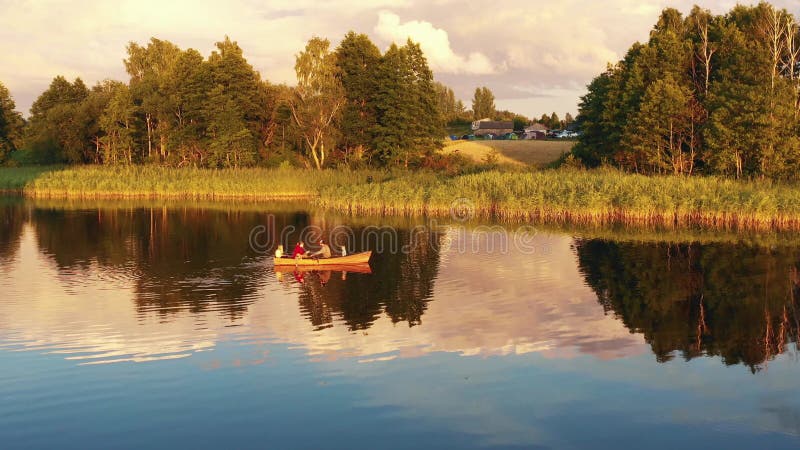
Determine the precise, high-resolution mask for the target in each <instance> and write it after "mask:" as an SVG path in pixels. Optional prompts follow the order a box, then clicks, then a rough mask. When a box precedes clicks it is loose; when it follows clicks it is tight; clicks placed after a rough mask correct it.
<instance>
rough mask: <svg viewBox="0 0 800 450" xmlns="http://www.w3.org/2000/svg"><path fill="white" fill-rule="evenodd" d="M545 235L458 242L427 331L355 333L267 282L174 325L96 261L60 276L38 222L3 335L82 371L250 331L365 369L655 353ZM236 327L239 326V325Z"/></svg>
mask: <svg viewBox="0 0 800 450" xmlns="http://www.w3.org/2000/svg"><path fill="white" fill-rule="evenodd" d="M454 238H455V239H462V238H461V237H459V236H455V237H454ZM534 239H535V240H538V242H534V243H533V245H534V246H536V247H537V248H543V247H544V246H545V245H549V246H551V247H553V249H554V251H553V252H552V253H551V254H548V255H522V254H515V253H514V252H513V251H512V252H511V253H510V254H508V255H491V254H484V255H473V254H461V253H459V252H458V251H457V249H458V248H459V245H455V246H454V247H453V249H452V250H451V251H450V253H448V254H447V255H445V258H443V262H442V264H441V269H440V275H439V278H438V279H437V281H436V284H435V289H434V293H433V301H431V302H430V303H429V304H428V309H427V311H426V312H425V314H424V315H423V316H422V321H421V324H419V325H417V326H414V327H409V326H408V325H407V324H405V322H400V323H393V322H392V319H391V318H390V317H389V316H388V315H386V314H385V313H383V314H382V315H381V316H380V317H378V318H377V320H376V321H375V322H374V323H373V324H372V325H371V327H370V328H369V330H367V331H358V332H351V331H349V328H348V327H347V326H346V325H345V324H344V323H343V321H342V319H341V318H338V319H335V320H334V323H333V326H331V327H328V328H324V329H320V330H316V329H314V327H313V326H312V325H311V324H310V323H309V321H308V319H306V318H305V317H303V316H302V315H301V313H300V311H299V307H298V302H297V298H298V293H299V290H298V289H297V286H296V285H294V284H289V283H278V284H277V285H276V284H265V287H264V290H263V292H260V293H258V294H257V296H258V297H259V298H262V299H264V300H262V301H257V302H255V303H253V304H251V305H250V306H248V308H247V311H246V313H244V315H243V317H242V318H241V319H230V317H229V316H227V317H226V316H225V315H224V314H218V313H217V312H216V311H215V308H213V307H210V308H208V310H207V311H197V310H194V311H193V310H192V309H191V306H190V305H185V306H183V307H181V306H180V305H176V306H175V307H174V308H171V309H170V311H169V319H168V321H167V323H164V322H163V320H164V316H163V315H161V314H160V313H159V310H158V306H157V305H154V307H153V308H148V309H145V310H143V311H140V312H139V314H138V315H137V313H136V310H135V309H134V299H135V298H136V295H139V294H137V293H136V291H135V289H134V283H133V280H131V279H126V278H125V276H123V274H120V273H117V272H118V271H117V270H116V269H114V268H107V267H100V266H97V265H96V264H89V265H88V266H87V267H85V268H83V269H75V270H70V271H66V270H64V269H62V270H60V271H58V270H57V269H56V268H55V267H54V266H53V265H52V264H51V263H50V261H49V260H48V259H47V258H46V257H43V256H42V255H41V254H40V253H39V252H38V250H37V248H36V239H35V235H34V231H33V229H32V228H30V227H29V226H26V228H25V231H24V233H23V237H22V240H21V244H20V252H19V257H18V258H17V260H15V261H14V262H13V263H12V264H11V265H10V267H8V268H7V269H6V272H4V273H3V279H4V280H10V282H9V281H6V282H5V283H6V284H9V285H8V286H7V287H6V286H3V289H4V292H7V293H8V294H7V297H8V298H11V299H25V301H24V302H21V301H18V302H17V303H14V302H7V303H4V304H3V305H2V306H3V307H2V308H0V330H2V333H3V335H4V338H5V339H7V340H8V341H9V342H10V343H11V344H12V345H14V346H18V347H21V348H22V349H24V350H34V351H40V352H44V353H53V354H60V355H63V356H64V358H66V359H69V360H74V361H77V362H78V363H80V364H87V363H90V364H99V363H108V362H122V361H135V362H143V361H152V360H156V359H172V358H182V357H187V356H190V355H192V354H193V353H195V352H198V351H203V350H209V349H213V348H215V347H216V345H217V342H218V341H219V340H221V339H228V337H229V336H232V337H233V339H239V338H238V337H237V336H243V335H244V336H246V339H247V340H248V341H249V342H253V343H254V344H253V345H257V344H258V343H259V342H261V343H263V342H274V341H276V340H277V341H280V342H286V343H289V344H292V345H297V346H300V347H302V348H304V349H305V351H306V352H307V353H308V355H309V356H310V357H311V358H312V359H314V360H331V359H338V358H342V357H354V358H358V359H359V361H360V362H363V363H368V362H379V361H386V360H389V359H395V358H416V357H419V356H422V355H425V354H428V353H432V352H448V353H457V354H460V355H463V356H481V357H485V356H490V355H515V354H516V355H519V354H527V353H541V354H543V355H545V356H547V357H551V358H572V357H574V356H576V355H578V354H591V355H595V356H596V357H598V358H602V359H607V358H618V357H622V356H627V355H631V354H635V353H638V352H641V351H643V348H644V346H643V344H642V343H641V339H640V337H639V336H636V335H630V334H629V333H628V332H627V330H626V329H625V328H624V326H623V325H622V324H621V322H619V321H617V320H614V319H613V318H611V317H606V316H604V314H603V311H602V308H601V307H600V306H599V305H598V304H597V302H596V300H595V297H594V295H593V294H592V292H591V291H590V290H589V289H588V288H586V287H585V286H584V285H583V283H582V281H581V278H580V275H579V274H578V272H577V268H576V266H575V262H574V257H573V255H572V253H571V251H570V248H569V244H570V239H569V238H568V237H566V236H557V237H547V236H536V237H535V238H534ZM457 244H458V243H457ZM76 270H77V271H76ZM79 272H80V273H79ZM176 282H178V283H180V280H177V281H176ZM273 283H274V282H273ZM321 293H322V294H323V295H324V291H321ZM232 322H234V323H235V324H236V325H238V326H237V327H236V328H234V329H231V328H227V327H228V325H230V324H231V323H232ZM201 325H202V326H201ZM259 358H260V357H259Z"/></svg>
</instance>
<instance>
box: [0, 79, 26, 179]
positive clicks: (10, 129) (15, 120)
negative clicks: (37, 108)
mask: <svg viewBox="0 0 800 450" xmlns="http://www.w3.org/2000/svg"><path fill="white" fill-rule="evenodd" d="M24 125H25V121H24V120H23V119H22V114H20V113H19V112H18V111H16V104H15V103H14V99H13V98H11V93H9V92H8V89H6V87H5V86H4V85H3V83H0V164H3V163H4V162H5V161H6V160H7V159H8V158H9V156H11V153H12V152H14V151H15V150H16V149H17V147H18V146H19V144H20V141H21V139H22V131H23V126H24Z"/></svg>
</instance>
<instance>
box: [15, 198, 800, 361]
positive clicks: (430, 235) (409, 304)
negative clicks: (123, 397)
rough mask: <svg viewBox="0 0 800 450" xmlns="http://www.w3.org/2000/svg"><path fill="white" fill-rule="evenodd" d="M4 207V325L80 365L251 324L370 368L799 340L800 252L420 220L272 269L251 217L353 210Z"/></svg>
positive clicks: (289, 220)
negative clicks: (472, 233)
mask: <svg viewBox="0 0 800 450" xmlns="http://www.w3.org/2000/svg"><path fill="white" fill-rule="evenodd" d="M1 207H2V210H3V215H2V217H3V221H2V226H0V259H1V260H2V261H4V262H3V264H2V271H3V273H4V275H3V277H2V279H0V285H1V286H2V288H3V292H4V294H5V298H4V300H3V302H2V303H0V324H4V326H3V328H2V330H0V332H2V333H5V335H6V336H7V337H8V336H11V335H13V336H17V337H16V338H14V339H11V341H13V343H14V344H20V345H23V344H24V345H28V346H30V347H33V348H42V349H56V350H57V351H65V352H66V353H68V354H69V353H70V350H67V349H73V351H74V353H75V354H70V357H74V358H78V359H80V360H91V361H93V362H97V361H118V360H148V359H151V358H171V357H177V356H181V357H183V356H188V355H191V354H193V353H195V352H197V351H202V350H204V349H210V348H213V347H214V346H215V345H216V343H217V342H219V341H220V340H224V339H226V338H229V337H230V336H232V335H233V334H236V333H238V334H240V335H245V336H246V337H244V338H243V339H253V340H254V341H263V342H273V341H277V342H288V343H292V344H299V345H302V346H303V347H304V348H305V349H306V351H307V353H308V354H309V355H312V356H314V357H325V358H339V357H357V358H360V359H362V360H365V361H366V360H373V359H375V358H379V359H380V358H387V357H390V358H395V357H414V356H418V355H422V354H427V353H432V352H440V351H444V352H452V353H457V354H461V355H506V354H525V353H532V352H535V353H540V354H542V355H545V356H546V357H549V358H572V357H575V356H576V355H581V354H590V355H593V356H595V357H597V358H601V359H615V358H623V357H628V356H631V355H636V354H639V353H641V352H642V351H644V350H643V348H644V347H643V346H644V344H645V343H646V344H647V345H649V348H650V350H651V351H652V352H653V353H654V354H655V357H656V359H657V360H658V361H661V362H667V361H669V360H671V359H672V358H674V356H675V355H676V353H677V354H680V355H681V356H682V357H683V358H684V359H686V360H690V359H692V358H696V357H699V356H705V355H709V356H720V357H721V358H722V360H723V361H724V362H725V364H730V365H732V364H744V365H746V366H748V367H749V368H751V369H752V370H753V371H757V370H758V369H760V368H762V367H764V365H765V364H766V363H767V362H769V361H770V360H771V359H773V358H774V357H775V356H776V355H779V354H781V353H784V352H787V351H788V350H790V349H791V347H793V346H792V345H791V344H793V343H795V342H796V341H797V332H798V316H797V313H796V309H797V302H796V299H797V296H798V293H800V292H798V282H799V281H800V276H799V275H798V270H797V268H798V253H797V251H796V250H795V249H794V247H775V246H773V247H764V246H758V245H744V244H726V243H719V242H718V243H713V244H678V245H676V244H666V243H633V242H616V241H610V240H601V239H586V238H579V239H573V238H571V237H570V236H569V235H565V234H540V235H538V236H536V238H535V242H534V243H533V244H534V247H536V248H539V249H545V250H546V251H540V252H539V253H536V254H533V255H531V254H528V253H520V252H517V251H515V250H514V249H513V248H510V249H509V250H510V251H509V252H508V253H500V252H497V251H494V252H487V251H485V249H483V250H480V251H479V252H478V253H477V254H475V253H471V252H467V253H460V252H458V251H453V250H451V251H445V252H441V253H440V252H439V251H438V249H439V248H441V247H442V242H443V241H444V240H450V241H452V240H453V239H454V238H455V239H466V238H469V233H467V234H466V235H461V234H459V235H453V234H452V230H451V231H450V232H448V229H447V228H439V229H434V230H427V231H425V234H424V235H419V233H420V231H419V230H416V229H415V230H414V231H413V233H417V234H415V235H412V231H411V230H412V229H413V228H412V227H411V226H410V225H413V224H409V225H407V226H404V227H400V228H398V235H397V238H398V242H396V243H395V244H397V247H398V248H400V247H403V246H408V244H410V243H417V244H419V245H413V246H408V247H409V248H411V251H410V252H405V253H403V252H397V253H393V252H382V253H379V254H376V255H375V256H374V258H373V261H372V270H371V273H345V272H340V271H322V272H301V273H275V272H274V271H273V270H272V268H271V265H270V258H269V256H267V255H263V254H260V253H258V252H256V251H254V250H253V249H252V248H251V246H250V242H249V237H250V232H251V230H252V229H253V228H254V227H256V226H258V225H263V224H265V223H268V222H269V221H271V220H274V223H275V227H276V229H284V228H286V227H290V226H293V227H294V228H293V229H294V230H300V229H301V228H302V227H304V226H307V225H314V226H317V227H319V228H320V229H322V230H331V229H334V228H336V227H339V226H341V225H344V224H347V223H349V222H350V219H347V218H342V217H338V216H332V215H326V214H318V213H312V212H308V211H306V210H304V209H302V208H298V207H293V206H285V205H284V206H282V207H274V208H258V207H251V208H249V209H244V210H240V209H232V210H225V209H221V210H214V209H207V208H191V207H177V208H176V207H165V206H163V205H161V206H153V207H133V206H132V207H123V208H118V207H109V208H64V207H58V206H57V205H56V206H50V205H47V206H42V205H37V204H35V203H30V202H23V201H20V200H10V199H7V200H5V203H4V204H3V205H2V206H1ZM267 209H268V210H269V212H266V210H267ZM362 228H363V227H362ZM359 229H361V228H358V227H356V230H359ZM298 237H299V235H298V231H295V232H292V233H289V234H288V235H286V236H283V237H282V240H283V242H281V243H282V244H284V245H286V246H288V245H289V244H290V243H291V242H294V240H296V239H297V238H298ZM273 238H274V239H275V240H274V242H272V244H273V245H274V244H277V243H278V242H277V239H278V237H277V236H274V237H273ZM510 241H511V242H513V239H510ZM455 244H456V245H454V246H453V248H468V249H469V248H471V246H469V245H467V246H461V245H457V244H458V242H455ZM374 245H377V242H375V241H371V242H366V243H356V244H355V246H354V247H353V248H351V249H350V250H351V251H361V250H365V249H368V248H370V247H369V246H374ZM362 247H363V248H362ZM373 248H374V247H373ZM576 258H577V262H576ZM598 302H599V303H600V306H598ZM609 313H611V314H609ZM237 327H238V328H239V331H236V332H234V331H230V330H232V329H234V328H237ZM110 330H114V331H113V332H112V331H110ZM157 336H160V338H158V337H157ZM164 342H171V344H167V345H164ZM256 359H257V358H256Z"/></svg>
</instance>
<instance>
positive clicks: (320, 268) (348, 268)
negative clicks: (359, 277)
mask: <svg viewBox="0 0 800 450" xmlns="http://www.w3.org/2000/svg"><path fill="white" fill-rule="evenodd" d="M274 270H275V272H276V273H292V272H350V273H372V267H370V266H369V263H361V264H322V265H319V264H318V265H314V266H275V268H274Z"/></svg>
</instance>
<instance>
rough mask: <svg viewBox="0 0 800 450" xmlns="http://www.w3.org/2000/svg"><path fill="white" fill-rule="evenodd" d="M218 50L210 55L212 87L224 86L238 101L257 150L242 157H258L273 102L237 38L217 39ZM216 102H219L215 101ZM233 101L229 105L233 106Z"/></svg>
mask: <svg viewBox="0 0 800 450" xmlns="http://www.w3.org/2000/svg"><path fill="white" fill-rule="evenodd" d="M216 47H217V50H215V51H214V52H212V53H211V56H209V58H208V65H209V70H210V73H211V80H212V83H213V88H214V89H216V88H218V87H220V86H221V87H222V92H223V93H224V94H225V95H226V96H228V97H229V98H230V99H231V100H232V101H233V104H232V105H236V107H237V108H238V111H237V112H236V114H239V115H241V118H242V120H243V121H244V124H245V126H246V127H247V129H248V130H249V131H250V134H251V135H252V136H253V137H254V139H256V142H257V146H256V147H253V149H252V150H253V152H254V154H253V155H251V156H252V157H250V156H248V157H246V158H244V159H243V161H244V160H247V161H255V158H256V155H257V150H259V149H262V148H263V147H264V145H265V142H266V137H267V134H268V133H269V125H270V123H269V117H270V108H271V105H270V104H269V102H268V97H267V95H268V94H267V86H266V85H265V84H264V83H263V82H262V81H261V75H260V74H259V73H258V72H257V71H256V70H255V69H253V66H251V65H250V63H248V62H247V60H246V59H245V57H244V53H243V51H242V49H241V47H239V44H237V43H236V42H234V41H231V39H230V38H228V37H227V36H225V39H224V40H223V41H221V42H217V43H216ZM214 104H218V103H217V102H216V101H215V102H214ZM232 105H230V106H232Z"/></svg>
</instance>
